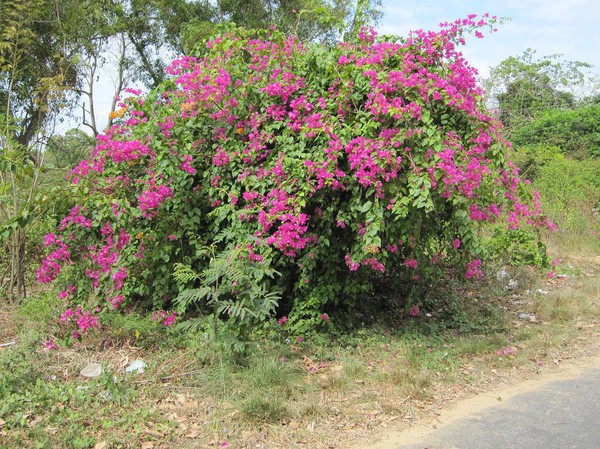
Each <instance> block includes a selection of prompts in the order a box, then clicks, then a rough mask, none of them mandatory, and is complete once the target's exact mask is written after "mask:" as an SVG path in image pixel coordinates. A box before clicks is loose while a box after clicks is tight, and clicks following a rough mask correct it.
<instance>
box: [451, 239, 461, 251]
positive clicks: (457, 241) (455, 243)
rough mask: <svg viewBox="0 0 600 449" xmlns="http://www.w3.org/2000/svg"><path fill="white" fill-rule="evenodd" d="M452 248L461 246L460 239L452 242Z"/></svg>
mask: <svg viewBox="0 0 600 449" xmlns="http://www.w3.org/2000/svg"><path fill="white" fill-rule="evenodd" d="M452 248H454V249H458V248H460V240H459V239H454V241H453V242H452Z"/></svg>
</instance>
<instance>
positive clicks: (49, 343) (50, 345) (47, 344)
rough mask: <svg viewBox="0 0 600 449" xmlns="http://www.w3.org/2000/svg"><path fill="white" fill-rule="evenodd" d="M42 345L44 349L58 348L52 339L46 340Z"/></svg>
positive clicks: (52, 349) (53, 349)
mask: <svg viewBox="0 0 600 449" xmlns="http://www.w3.org/2000/svg"><path fill="white" fill-rule="evenodd" d="M42 346H43V347H44V349H45V350H46V351H55V350H57V349H60V348H59V346H58V345H57V344H56V342H55V341H54V340H52V339H50V340H48V341H47V342H45V343H42Z"/></svg>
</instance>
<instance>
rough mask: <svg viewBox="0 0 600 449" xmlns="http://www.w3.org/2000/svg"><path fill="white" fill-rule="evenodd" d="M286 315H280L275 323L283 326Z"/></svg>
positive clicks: (285, 321)
mask: <svg viewBox="0 0 600 449" xmlns="http://www.w3.org/2000/svg"><path fill="white" fill-rule="evenodd" d="M287 320H288V319H287V316H282V317H281V318H279V319H278V320H277V324H279V325H280V326H283V325H284V324H285V323H287Z"/></svg>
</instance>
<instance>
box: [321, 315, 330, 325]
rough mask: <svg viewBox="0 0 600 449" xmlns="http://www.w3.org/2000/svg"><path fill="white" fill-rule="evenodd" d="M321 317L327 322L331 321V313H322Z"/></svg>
mask: <svg viewBox="0 0 600 449" xmlns="http://www.w3.org/2000/svg"><path fill="white" fill-rule="evenodd" d="M321 319H322V320H323V321H325V322H326V323H327V322H328V321H329V315H327V314H326V313H322V314H321Z"/></svg>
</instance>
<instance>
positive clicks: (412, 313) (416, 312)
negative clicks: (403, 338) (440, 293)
mask: <svg viewBox="0 0 600 449" xmlns="http://www.w3.org/2000/svg"><path fill="white" fill-rule="evenodd" d="M419 313H421V309H419V306H418V305H416V304H415V305H414V306H412V309H410V316H413V317H418V316H419Z"/></svg>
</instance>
